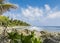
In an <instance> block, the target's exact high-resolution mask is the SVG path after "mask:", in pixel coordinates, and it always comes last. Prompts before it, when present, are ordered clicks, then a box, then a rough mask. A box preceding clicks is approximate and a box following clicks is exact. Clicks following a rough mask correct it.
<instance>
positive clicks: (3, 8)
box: [0, 0, 17, 15]
mask: <svg viewBox="0 0 60 43" xmlns="http://www.w3.org/2000/svg"><path fill="white" fill-rule="evenodd" d="M4 1H5V0H0V15H2V14H3V13H4V12H7V11H10V9H11V8H13V9H16V8H17V6H15V5H14V4H10V3H5V2H4Z"/></svg>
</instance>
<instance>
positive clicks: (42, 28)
mask: <svg viewBox="0 0 60 43" xmlns="http://www.w3.org/2000/svg"><path fill="white" fill-rule="evenodd" d="M14 28H16V29H29V30H37V31H48V32H60V26H18V27H14Z"/></svg>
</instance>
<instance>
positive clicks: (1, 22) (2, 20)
mask: <svg viewBox="0 0 60 43" xmlns="http://www.w3.org/2000/svg"><path fill="white" fill-rule="evenodd" d="M0 26H30V25H29V24H28V23H26V22H23V21H20V20H13V19H9V17H6V16H0Z"/></svg>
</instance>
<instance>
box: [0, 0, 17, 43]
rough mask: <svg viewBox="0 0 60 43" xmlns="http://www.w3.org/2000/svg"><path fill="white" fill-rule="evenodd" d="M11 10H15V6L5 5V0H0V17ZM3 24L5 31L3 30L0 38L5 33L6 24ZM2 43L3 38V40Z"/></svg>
mask: <svg viewBox="0 0 60 43" xmlns="http://www.w3.org/2000/svg"><path fill="white" fill-rule="evenodd" d="M11 8H13V9H16V8H17V6H15V5H14V4H10V3H5V0H0V16H1V15H3V13H5V12H7V11H10V9H11ZM3 24H4V25H3V26H4V27H5V29H4V30H3V33H2V37H5V34H4V33H6V28H7V25H6V23H3ZM3 43H4V38H3Z"/></svg>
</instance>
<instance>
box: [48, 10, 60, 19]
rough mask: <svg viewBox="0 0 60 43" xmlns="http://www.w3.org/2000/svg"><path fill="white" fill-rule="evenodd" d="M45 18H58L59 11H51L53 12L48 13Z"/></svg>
mask: <svg viewBox="0 0 60 43" xmlns="http://www.w3.org/2000/svg"><path fill="white" fill-rule="evenodd" d="M47 18H52V19H54V18H60V11H57V12H53V13H51V14H49V15H48V16H47Z"/></svg>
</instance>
